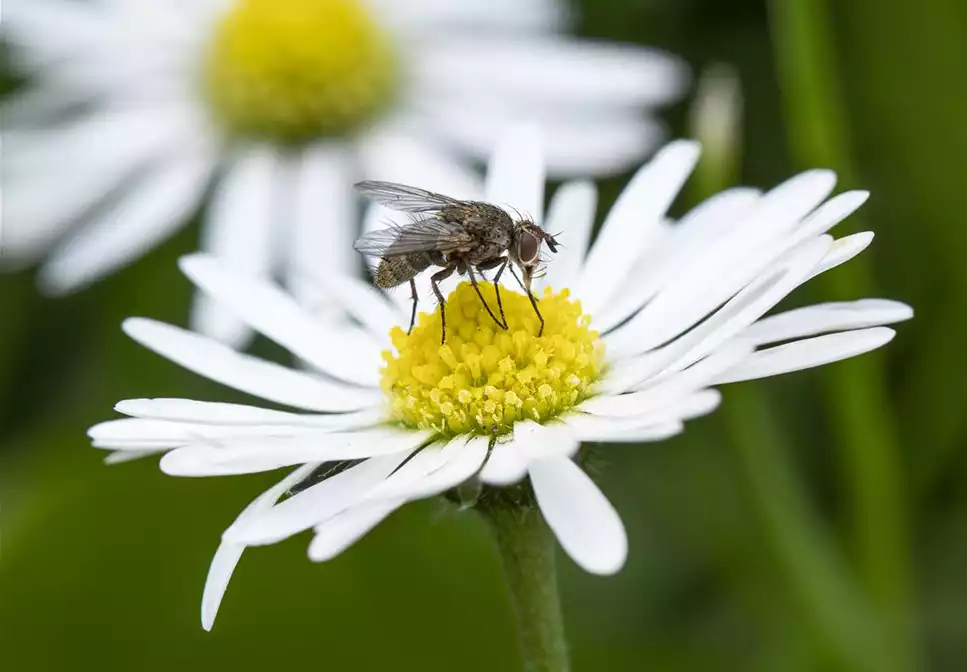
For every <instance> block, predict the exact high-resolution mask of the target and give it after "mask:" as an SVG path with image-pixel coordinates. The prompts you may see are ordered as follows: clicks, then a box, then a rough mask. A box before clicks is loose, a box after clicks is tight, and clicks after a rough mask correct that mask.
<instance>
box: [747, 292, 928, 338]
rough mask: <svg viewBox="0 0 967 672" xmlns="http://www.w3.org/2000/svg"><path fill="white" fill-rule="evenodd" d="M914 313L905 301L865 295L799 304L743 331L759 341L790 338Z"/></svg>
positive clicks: (904, 317) (899, 319)
mask: <svg viewBox="0 0 967 672" xmlns="http://www.w3.org/2000/svg"><path fill="white" fill-rule="evenodd" d="M912 317H913V309H912V308H910V306H908V305H906V304H905V303H900V302H899V301H890V300H887V299H862V300H860V301H848V302H841V303H821V304H819V305H815V306H807V307H805V308H797V309H795V310H789V311H786V312H784V313H779V314H778V315H772V316H770V317H766V318H764V319H761V320H759V321H758V322H756V323H755V324H753V325H752V326H751V327H749V328H748V329H746V330H745V331H744V332H743V333H742V338H747V339H751V340H752V341H754V342H755V343H756V344H761V343H775V342H776V341H788V340H790V339H793V338H802V337H803V336H814V335H816V334H822V333H825V332H828V331H845V330H847V329H861V328H864V327H875V326H879V325H882V324H891V323H893V322H902V321H903V320H909V319H910V318H912Z"/></svg>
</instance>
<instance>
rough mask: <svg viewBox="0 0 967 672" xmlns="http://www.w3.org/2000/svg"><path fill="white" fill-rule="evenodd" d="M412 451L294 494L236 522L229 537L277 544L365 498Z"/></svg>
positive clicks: (370, 462)
mask: <svg viewBox="0 0 967 672" xmlns="http://www.w3.org/2000/svg"><path fill="white" fill-rule="evenodd" d="M410 452H411V451H409V450H407V451H405V452H401V453H396V454H393V455H384V456H382V457H376V458H372V459H369V460H366V461H365V462H362V463H360V464H357V465H355V466H353V467H350V468H349V469H346V470H345V471H343V472H340V473H338V474H336V475H335V476H330V477H329V478H327V479H325V480H324V481H322V482H320V483H317V484H315V485H312V486H310V487H308V488H306V489H305V490H303V491H302V492H300V493H298V494H295V495H293V496H292V497H290V498H289V499H287V500H285V501H284V502H282V503H280V504H276V505H275V506H273V507H272V508H271V509H268V510H266V511H264V512H263V513H262V514H261V515H259V516H253V517H250V518H248V519H246V520H245V521H244V522H243V523H236V524H235V525H232V527H230V528H229V529H228V530H226V531H225V537H224V538H225V539H226V540H227V541H230V542H234V543H242V544H246V545H249V546H255V545H264V544H274V543H276V542H279V541H282V540H283V539H286V538H288V537H291V536H292V535H294V534H298V533H299V532H302V531H303V530H308V529H309V528H310V527H313V526H314V525H318V524H319V523H321V522H323V521H325V520H327V519H329V518H331V517H332V516H334V515H336V514H337V513H339V512H340V511H345V510H346V509H348V508H349V507H351V506H353V505H355V504H356V503H357V502H359V501H361V500H362V499H363V497H364V496H365V495H366V493H367V492H368V491H369V490H371V489H372V488H374V487H376V486H377V485H378V484H379V483H380V481H382V480H383V479H384V478H386V477H387V476H389V475H390V474H391V473H392V472H393V470H394V469H396V468H397V467H398V466H399V465H400V463H401V462H402V461H403V460H405V459H406V458H407V456H409V454H410Z"/></svg>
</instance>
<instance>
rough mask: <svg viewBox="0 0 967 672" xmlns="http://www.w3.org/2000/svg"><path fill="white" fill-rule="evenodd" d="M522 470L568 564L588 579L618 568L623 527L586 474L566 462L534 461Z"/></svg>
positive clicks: (625, 551) (623, 541) (625, 550)
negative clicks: (529, 480) (586, 572)
mask: <svg viewBox="0 0 967 672" xmlns="http://www.w3.org/2000/svg"><path fill="white" fill-rule="evenodd" d="M528 471H529V473H530V478H531V483H532V484H533V486H534V496H535V497H536V498H537V504H538V506H540V509H541V513H542V514H543V515H544V518H545V519H546V520H547V524H548V525H549V526H550V528H551V529H552V530H553V531H554V535H555V536H556V537H557V540H558V541H559V542H560V544H561V547H562V548H563V549H564V550H565V551H566V552H567V554H568V555H569V556H571V559H572V560H574V562H576V563H577V564H578V565H579V566H580V567H581V568H582V569H584V570H585V571H588V572H591V573H592V574H614V573H615V572H617V571H618V570H619V569H621V567H622V566H623V565H624V563H625V558H626V557H627V555H628V538H627V536H626V534H625V529H624V525H623V524H622V523H621V518H619V517H618V512H617V511H615V510H614V507H613V506H611V502H609V501H608V500H607V498H605V496H604V495H603V494H602V493H601V491H600V490H599V489H598V486H596V485H595V484H594V482H593V481H592V480H591V479H590V478H588V475H587V474H585V473H584V472H583V471H582V470H581V468H580V467H578V466H577V465H576V464H574V462H572V461H571V460H570V459H569V458H566V457H552V458H546V459H543V460H537V461H535V462H533V463H531V465H530V466H529V468H528Z"/></svg>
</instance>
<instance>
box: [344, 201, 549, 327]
mask: <svg viewBox="0 0 967 672" xmlns="http://www.w3.org/2000/svg"><path fill="white" fill-rule="evenodd" d="M355 189H356V191H358V192H359V193H360V194H362V195H363V196H365V197H366V198H368V199H370V200H372V201H374V202H376V203H379V204H381V205H385V206H386V207H388V208H391V209H393V210H397V211H399V212H405V213H408V214H410V215H412V216H413V221H412V222H411V223H409V224H397V225H393V226H390V227H388V228H386V229H382V230H379V231H372V232H370V233H367V234H366V235H364V236H361V237H360V238H359V239H357V240H356V243H355V244H354V245H353V247H354V248H355V249H356V250H357V251H358V252H361V253H362V254H365V255H368V256H373V257H379V259H380V261H379V265H378V266H377V267H376V274H375V275H376V286H377V287H381V288H383V289H390V288H392V287H398V286H400V285H402V284H403V283H405V282H409V283H410V291H411V293H412V299H413V309H412V313H411V314H410V331H412V330H413V325H414V324H415V323H416V304H417V302H418V301H419V297H418V296H417V293H416V282H415V280H414V279H415V278H416V276H417V275H419V274H420V273H422V272H423V271H425V270H427V269H428V268H430V267H431V266H432V267H439V268H440V270H439V271H436V272H435V273H433V275H432V276H430V286H431V287H432V288H433V293H434V295H436V298H437V301H438V303H439V306H440V323H441V326H442V331H443V333H442V341H441V342H443V343H446V340H447V318H446V310H445V307H444V306H445V303H446V302H445V301H444V298H443V293H442V292H441V291H440V285H439V283H440V281H441V280H444V279H446V278H448V277H450V276H451V275H452V274H453V273H454V271H456V272H457V273H458V274H460V275H466V276H467V277H468V278H469V279H470V284H471V285H472V286H473V288H474V290H475V291H476V292H477V296H478V297H480V302H481V303H482V304H483V306H484V308H486V310H487V313H488V314H489V315H490V317H491V318H492V319H493V321H494V322H496V323H497V325H498V326H499V327H500V328H501V329H507V326H508V325H507V317H506V315H504V306H503V303H502V302H501V300H500V284H499V281H500V276H501V274H502V273H503V272H504V269H506V268H507V266H508V264H509V263H510V262H513V263H514V265H515V266H517V267H519V268H520V269H521V274H522V275H523V276H524V280H523V282H522V281H521V279H520V278H518V277H517V274H516V273H515V272H514V269H513V267H511V268H510V272H511V274H512V275H513V276H514V278H515V279H516V280H517V282H518V283H519V284H520V286H521V287H522V288H523V289H524V291H525V292H526V293H527V298H528V299H530V302H531V306H533V308H534V312H535V313H536V314H537V317H538V319H539V320H540V321H541V328H540V331H539V332H538V336H540V335H541V334H543V333H544V317H543V316H542V315H541V311H540V310H539V309H538V307H537V299H536V298H535V297H534V294H533V292H532V291H531V281H532V280H533V278H534V273H535V271H537V269H538V266H539V265H540V261H541V245H542V244H543V243H547V246H548V248H550V250H551V252H557V246H558V242H557V240H556V239H555V237H554V236H552V235H550V234H549V233H547V232H545V231H544V230H543V229H541V227H539V226H537V225H536V224H535V223H534V222H533V221H531V220H529V219H523V218H520V219H517V220H514V219H512V218H511V216H510V215H509V214H508V213H507V212H506V211H505V210H504V209H503V208H500V207H498V206H496V205H492V204H490V203H483V202H480V201H460V200H457V199H455V198H450V197H449V196H444V195H442V194H435V193H433V192H431V191H426V190H425V189H418V188H416V187H408V186H405V185H402V184H393V183H391V182H359V183H358V184H356V185H355ZM493 269H497V273H496V274H495V275H494V280H493V283H494V289H495V290H496V293H497V310H498V312H499V313H500V319H498V318H497V315H496V314H495V313H494V311H493V310H492V309H491V308H490V306H489V305H488V304H487V301H486V300H485V299H484V297H483V294H481V293H480V287H479V286H478V285H477V277H476V276H477V274H478V273H479V274H480V275H481V277H483V273H484V271H489V270H493Z"/></svg>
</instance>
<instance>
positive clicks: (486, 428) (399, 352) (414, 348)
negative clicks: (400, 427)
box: [382, 283, 604, 435]
mask: <svg viewBox="0 0 967 672" xmlns="http://www.w3.org/2000/svg"><path fill="white" fill-rule="evenodd" d="M481 290H482V292H483V295H484V297H485V298H486V299H487V302H488V303H489V304H490V306H491V307H492V308H493V310H494V312H495V313H497V299H496V296H495V293H494V289H493V285H491V284H489V283H484V284H482V285H481ZM501 297H502V299H503V303H504V313H505V315H506V316H507V323H508V325H509V327H510V328H509V329H508V330H507V331H504V330H503V329H501V328H500V327H499V326H497V325H496V324H495V323H494V321H493V320H492V319H491V318H490V315H488V314H487V312H486V310H485V309H484V308H483V306H481V305H480V299H479V298H478V297H477V295H476V293H475V292H474V291H473V287H471V286H470V285H469V284H468V283H463V284H461V285H460V286H459V287H458V288H457V289H456V290H455V291H454V292H453V293H452V294H451V295H450V297H449V298H448V299H447V304H446V313H447V334H446V337H447V339H446V344H445V345H442V346H441V345H440V329H441V325H440V313H439V311H435V312H433V313H432V314H427V313H420V317H419V320H418V322H417V325H416V326H415V327H414V328H413V333H412V334H410V335H409V336H407V334H406V332H405V331H403V330H402V329H400V328H399V327H396V328H394V329H393V331H392V332H390V337H391V338H392V341H393V346H394V348H395V349H396V352H395V353H394V352H392V351H390V350H387V351H385V352H384V353H383V359H384V361H385V368H384V369H383V374H382V387H383V390H384V391H385V392H386V393H387V395H388V396H389V400H390V407H391V411H392V415H393V418H394V419H395V420H397V421H399V422H402V423H403V424H404V425H406V426H409V427H414V428H420V429H434V430H436V431H438V432H440V433H442V434H447V435H454V434H464V433H468V434H504V433H507V432H509V431H511V429H512V428H513V425H514V423H515V422H517V421H518V420H523V419H531V420H536V421H537V422H545V421H547V420H549V419H551V418H553V417H555V416H557V415H559V414H561V413H562V412H564V411H566V410H568V409H569V408H571V407H573V406H574V405H576V404H579V403H581V402H582V401H584V400H585V399H586V398H587V397H588V396H589V395H590V394H591V388H592V386H593V385H594V383H595V381H596V380H597V379H598V377H599V375H600V374H601V370H602V366H603V362H604V345H603V344H602V342H601V339H600V337H599V335H598V332H596V331H592V330H591V329H590V323H591V317H590V316H589V315H584V314H583V313H582V312H581V304H580V303H579V302H577V301H572V300H570V298H569V294H568V290H566V289H565V290H564V291H562V292H559V293H557V294H555V293H553V292H552V291H551V289H550V288H547V289H546V290H545V292H544V296H543V297H542V298H541V300H540V303H539V307H540V310H541V314H542V315H543V316H544V320H545V322H546V325H545V327H544V334H543V335H542V336H541V337H540V338H538V336H537V332H538V329H539V328H540V323H539V321H538V319H537V315H535V314H534V309H533V308H532V307H531V305H530V301H528V299H527V297H526V296H523V295H522V294H518V293H517V292H511V291H507V290H502V291H501ZM498 316H499V315H498Z"/></svg>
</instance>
